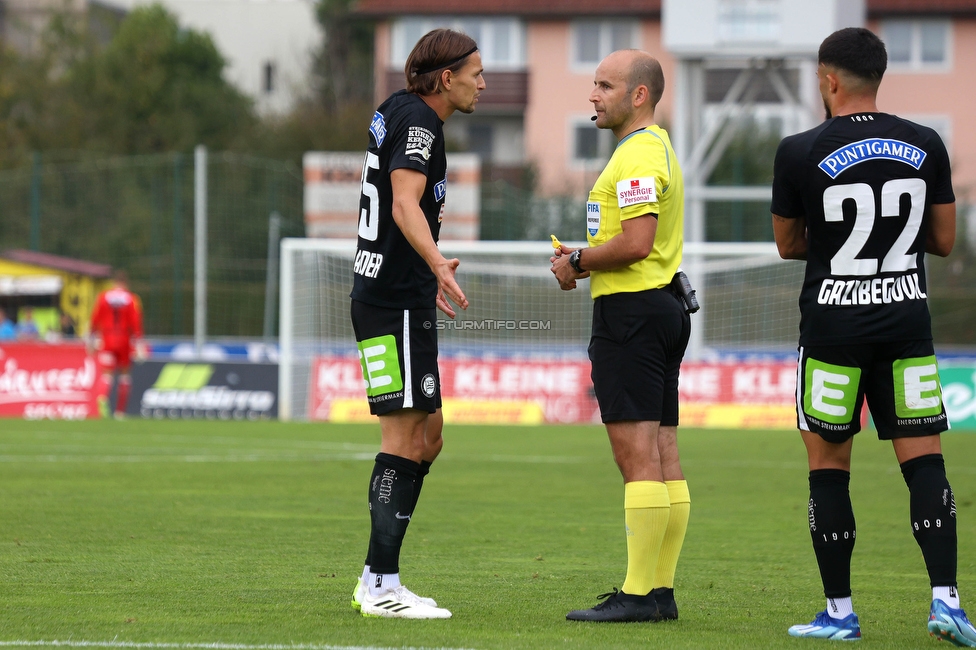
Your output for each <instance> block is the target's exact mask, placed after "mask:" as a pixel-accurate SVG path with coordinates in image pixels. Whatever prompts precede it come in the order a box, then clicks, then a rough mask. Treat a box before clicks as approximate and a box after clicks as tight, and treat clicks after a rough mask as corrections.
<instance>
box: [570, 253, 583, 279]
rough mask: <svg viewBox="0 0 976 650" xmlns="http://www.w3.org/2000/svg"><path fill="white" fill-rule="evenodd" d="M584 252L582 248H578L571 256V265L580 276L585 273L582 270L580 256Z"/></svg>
mask: <svg viewBox="0 0 976 650" xmlns="http://www.w3.org/2000/svg"><path fill="white" fill-rule="evenodd" d="M582 252H583V249H582V248H577V249H576V250H574V251H573V252H572V253H570V254H569V265H570V266H571V267H573V270H574V271H576V273H578V274H580V275H582V274H583V273H584V271H583V269H581V268H580V255H581V254H582Z"/></svg>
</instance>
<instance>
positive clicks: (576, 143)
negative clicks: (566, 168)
mask: <svg viewBox="0 0 976 650" xmlns="http://www.w3.org/2000/svg"><path fill="white" fill-rule="evenodd" d="M572 129H573V160H574V161H576V162H593V161H607V160H609V159H610V156H611V155H612V154H613V150H614V147H616V145H617V141H616V138H614V135H613V131H611V130H610V129H598V128H597V127H596V125H595V124H593V122H592V121H590V120H587V121H586V122H577V123H575V124H573V127H572Z"/></svg>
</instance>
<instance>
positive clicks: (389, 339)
mask: <svg viewBox="0 0 976 650" xmlns="http://www.w3.org/2000/svg"><path fill="white" fill-rule="evenodd" d="M356 345H357V346H358V347H359V363H360V365H361V366H362V367H363V380H364V381H365V382H366V396H367V397H376V396H377V395H386V394H387V393H395V392H396V391H398V390H402V389H403V378H402V377H401V376H400V357H399V356H398V355H397V345H396V337H395V336H393V335H392V334H387V335H385V336H377V337H376V338H372V339H366V340H365V341H359V342H358V343H357V344H356Z"/></svg>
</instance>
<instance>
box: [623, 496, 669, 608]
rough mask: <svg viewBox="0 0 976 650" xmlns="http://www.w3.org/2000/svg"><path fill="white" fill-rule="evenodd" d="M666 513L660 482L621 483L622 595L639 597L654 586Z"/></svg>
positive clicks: (667, 501) (666, 497) (666, 520)
mask: <svg viewBox="0 0 976 650" xmlns="http://www.w3.org/2000/svg"><path fill="white" fill-rule="evenodd" d="M669 511H670V500H669V497H668V488H667V486H666V485H665V484H664V483H661V482H659V481H633V482H631V483H625V484H624V521H625V523H626V524H627V578H626V579H625V580H624V586H623V589H622V590H623V592H624V593H627V594H631V595H634V596H643V595H645V594H648V593H650V591H651V589H652V588H653V587H654V584H653V583H654V576H655V574H656V571H657V564H658V555H659V554H660V552H661V543H662V542H663V541H664V533H665V531H666V530H667V528H668V514H669Z"/></svg>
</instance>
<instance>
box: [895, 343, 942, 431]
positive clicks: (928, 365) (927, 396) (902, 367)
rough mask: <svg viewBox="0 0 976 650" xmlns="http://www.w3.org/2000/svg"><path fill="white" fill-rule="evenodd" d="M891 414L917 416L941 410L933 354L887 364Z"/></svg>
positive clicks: (936, 412) (937, 377)
mask: <svg viewBox="0 0 976 650" xmlns="http://www.w3.org/2000/svg"><path fill="white" fill-rule="evenodd" d="M891 378H892V381H893V382H894V385H895V415H897V416H898V417H899V418H918V417H926V416H929V415H939V414H940V413H942V384H941V383H940V382H939V367H938V366H937V365H936V363H935V356H928V357H915V358H914V359H899V360H897V361H894V362H892V364H891Z"/></svg>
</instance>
